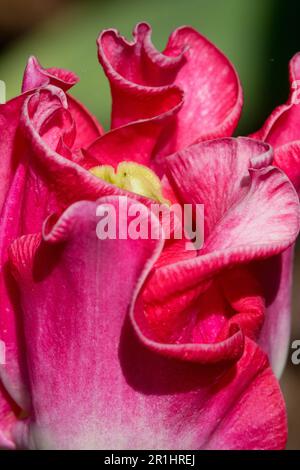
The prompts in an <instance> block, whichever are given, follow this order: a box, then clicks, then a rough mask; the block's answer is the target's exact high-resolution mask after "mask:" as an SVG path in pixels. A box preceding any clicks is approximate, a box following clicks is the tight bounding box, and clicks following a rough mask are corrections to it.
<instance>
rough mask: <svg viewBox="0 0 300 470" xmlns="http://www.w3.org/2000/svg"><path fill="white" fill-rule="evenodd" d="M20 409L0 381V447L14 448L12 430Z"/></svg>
mask: <svg viewBox="0 0 300 470" xmlns="http://www.w3.org/2000/svg"><path fill="white" fill-rule="evenodd" d="M18 414H20V409H19V408H18V407H17V405H16V404H15V403H14V402H13V401H12V399H11V398H10V396H9V395H8V394H7V392H6V391H5V389H4V387H3V385H2V384H1V382H0V449H2V450H4V449H6V450H12V449H15V447H16V444H15V442H14V437H13V431H14V429H15V426H16V424H17V423H18Z"/></svg>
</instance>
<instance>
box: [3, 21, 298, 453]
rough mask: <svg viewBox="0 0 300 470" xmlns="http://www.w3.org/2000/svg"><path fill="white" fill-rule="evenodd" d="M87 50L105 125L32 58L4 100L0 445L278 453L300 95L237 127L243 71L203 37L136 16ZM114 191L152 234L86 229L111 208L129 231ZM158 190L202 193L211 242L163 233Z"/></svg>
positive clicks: (67, 80)
mask: <svg viewBox="0 0 300 470" xmlns="http://www.w3.org/2000/svg"><path fill="white" fill-rule="evenodd" d="M97 44H98V56H99V60H100V63H101V65H102V66H103V69H104V71H105V73H106V75H107V77H108V79H109V82H110V86H111V93H112V124H111V129H110V130H109V131H108V132H104V130H103V129H102V127H101V126H100V125H99V124H98V123H97V122H96V120H95V118H93V117H92V116H91V115H90V113H89V112H88V111H87V110H86V109H85V108H84V106H83V105H81V104H80V103H79V102H77V101H76V100H75V99H74V98H73V97H72V95H70V93H69V92H68V90H69V88H70V87H71V86H73V85H74V84H75V83H76V81H77V77H76V76H75V75H74V74H73V73H71V72H68V71H65V70H61V69H56V68H51V69H44V68H43V67H42V66H41V65H40V64H39V62H38V61H37V59H36V58H34V57H31V58H30V59H29V61H28V64H27V67H26V70H25V74H24V79H23V85H22V93H21V94H20V96H18V97H16V98H14V99H12V100H10V101H9V102H7V103H6V104H4V105H1V106H0V128H1V136H2V138H1V142H0V151H1V152H0V153H1V176H2V178H1V185H2V186H1V191H0V194H1V200H0V207H1V223H0V231H1V251H0V253H1V278H0V290H1V293H0V297H1V310H0V339H1V340H3V341H4V342H5V345H6V362H5V364H2V365H1V366H0V380H1V381H0V446H1V447H2V448H6V449H16V448H26V449H162V448H163V449H282V448H284V447H285V443H286V439H287V423H286V411H285V404H284V400H283V397H282V394H281V391H280V387H279V384H278V381H277V378H276V376H275V373H276V374H277V375H280V373H281V371H282V368H283V365H284V360H285V356H286V350H287V341H288V328H289V327H288V325H289V317H290V305H289V302H290V285H291V275H290V272H291V266H292V247H293V244H294V242H295V239H296V237H297V235H298V232H299V199H298V195H297V192H296V189H298V181H300V177H299V174H298V163H297V162H298V160H297V159H298V158H299V157H298V155H299V150H298V141H297V127H296V124H297V116H298V114H297V111H298V108H297V106H298V103H297V100H295V88H294V94H293V95H292V98H291V99H290V101H289V102H288V104H287V105H284V106H283V107H280V108H279V110H277V111H275V112H274V114H273V115H272V116H271V117H270V118H269V120H268V121H267V123H266V124H265V126H264V127H263V128H262V130H261V131H259V132H258V133H257V134H255V135H253V136H252V137H251V138H248V137H239V138H233V137H231V136H232V134H233V132H234V129H235V127H236V125H237V122H238V119H239V115H240V112H241V107H242V92H241V86H240V83H239V79H238V77H237V74H236V72H235V70H234V68H233V66H232V65H231V64H230V62H229V61H228V60H227V59H226V57H225V56H224V55H223V54H222V53H221V52H220V51H219V50H218V49H216V47H215V46H214V45H212V44H211V43H210V42H209V41H207V39H205V38H204V37H203V36H201V35H200V34H199V33H198V32H197V31H195V30H193V29H192V28H189V27H183V28H179V29H177V30H176V31H175V32H174V33H173V34H172V35H171V36H170V39H169V41H168V44H167V46H166V49H165V50H164V51H163V52H162V53H160V52H158V51H157V50H156V49H155V48H154V46H153V45H152V43H151V30H150V27H149V26H148V25H147V24H145V23H142V24H139V25H138V26H137V27H136V28H135V30H134V40H133V41H132V42H129V41H127V40H126V39H124V38H123V37H121V36H120V35H119V33H118V32H117V31H115V30H107V31H104V32H103V33H102V34H101V35H100V36H99V38H98V41H97ZM298 63H299V59H298V56H295V58H294V59H293V60H292V62H291V70H292V72H291V76H292V81H293V87H294V81H295V79H296V77H297V70H298V68H299V65H298ZM273 147H274V151H273ZM124 197H125V199H126V201H127V208H128V211H129V212H130V210H131V209H133V208H135V209H136V208H138V209H139V210H140V211H141V212H142V213H143V214H144V218H145V220H146V224H147V227H148V228H149V233H150V231H151V230H152V229H154V231H156V233H159V234H160V236H159V237H157V238H151V237H148V238H142V237H140V238H139V237H136V238H131V237H128V236H127V237H121V236H117V237H114V238H109V237H107V238H101V237H100V238H99V237H98V236H97V224H98V216H97V214H98V212H99V209H100V210H102V209H104V208H105V207H107V206H108V205H110V207H113V208H114V210H115V214H116V219H115V220H116V224H117V227H116V229H117V230H116V233H120V231H119V229H122V230H123V231H124V229H125V232H126V233H127V231H128V230H129V221H128V219H127V217H125V215H126V214H124V212H122V211H121V206H120V201H121V199H122V198H124ZM153 202H156V203H157V204H162V205H163V207H164V210H165V211H168V207H169V205H170V204H173V203H176V204H177V205H179V206H180V207H183V206H184V204H190V205H192V207H193V208H194V210H195V211H196V210H197V207H198V205H199V204H202V205H204V235H205V238H204V243H203V246H201V247H200V248H198V247H195V246H192V249H187V240H186V239H180V240H178V239H176V238H175V237H171V238H170V239H167V238H166V237H165V235H164V234H165V232H164V225H163V222H162V218H161V217H160V216H157V215H156V214H155V213H154V212H153V210H152V204H153ZM194 215H195V214H194ZM150 229H151V230H150ZM173 229H174V227H173Z"/></svg>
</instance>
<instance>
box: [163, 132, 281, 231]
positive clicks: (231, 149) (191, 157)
mask: <svg viewBox="0 0 300 470" xmlns="http://www.w3.org/2000/svg"><path fill="white" fill-rule="evenodd" d="M272 157H273V152H272V149H271V147H270V146H269V145H268V144H265V143H263V142H259V141H256V140H252V139H248V138H241V137H239V138H237V139H233V138H225V139H216V140H211V141H208V142H203V143H200V144H195V145H192V146H190V147H187V148H186V149H184V150H182V151H180V152H177V153H175V154H174V155H171V156H169V157H167V159H166V166H167V174H168V176H169V177H170V184H171V186H172V187H173V190H174V192H175V194H176V195H177V196H178V197H179V199H180V201H181V202H182V203H186V204H193V205H195V204H204V213H205V218H204V223H205V237H206V238H207V237H208V236H209V234H210V233H211V231H212V230H213V229H214V227H215V226H216V224H217V223H218V221H219V220H220V219H221V218H222V217H223V216H224V214H225V213H226V212H227V210H228V209H229V208H230V207H232V206H233V205H234V204H236V203H237V202H238V201H239V200H240V199H241V198H242V197H243V195H244V194H245V193H246V192H247V190H248V186H249V168H263V167H265V166H268V165H270V163H271V161H272ZM182 175H184V178H183V177H182Z"/></svg>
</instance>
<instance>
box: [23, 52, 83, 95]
mask: <svg viewBox="0 0 300 470" xmlns="http://www.w3.org/2000/svg"><path fill="white" fill-rule="evenodd" d="M78 81H79V78H78V77H77V76H76V75H75V73H73V72H70V71H69V70H64V69H58V68H55V67H53V68H49V69H44V68H43V67H42V66H41V64H40V63H39V61H38V60H37V58H36V57H34V56H31V57H29V59H28V62H27V65H26V69H25V72H24V77H23V83H22V92H23V93H24V92H26V91H29V90H33V89H35V88H40V87H42V86H46V85H50V84H51V85H54V86H57V87H59V88H61V89H62V90H64V91H67V90H68V89H69V88H71V87H72V86H74V85H76V83H77V82H78Z"/></svg>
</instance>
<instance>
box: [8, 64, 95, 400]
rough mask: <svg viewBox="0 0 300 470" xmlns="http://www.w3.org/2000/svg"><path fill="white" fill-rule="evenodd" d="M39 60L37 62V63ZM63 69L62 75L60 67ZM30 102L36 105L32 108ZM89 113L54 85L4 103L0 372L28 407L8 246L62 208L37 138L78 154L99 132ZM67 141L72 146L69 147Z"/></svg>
mask: <svg viewBox="0 0 300 470" xmlns="http://www.w3.org/2000/svg"><path fill="white" fill-rule="evenodd" d="M29 63H30V61H29ZM35 65H36V66H37V64H36V63H35ZM38 67H39V69H38V71H39V72H40V73H41V76H42V77H44V79H45V83H47V80H48V79H49V80H50V78H49V77H48V75H47V74H48V72H47V73H46V71H45V70H44V69H42V68H41V67H40V66H39V65H38ZM36 72H37V70H36ZM42 72H43V73H42ZM57 74H58V75H61V74H60V72H59V71H57ZM25 75H26V79H27V84H28V80H29V81H30V80H31V82H30V83H31V85H32V86H33V85H34V86H38V83H36V82H34V76H33V75H34V74H33V72H30V71H29V70H28V69H27V71H26V73H25ZM51 77H52V75H51ZM51 79H52V78H51ZM45 83H44V82H43V83H39V84H40V85H42V84H45ZM50 88H51V86H50ZM53 90H55V91H53ZM54 95H55V98H54ZM60 100H62V101H63V104H62V102H61V101H60ZM29 103H30V104H31V107H30V110H28V109H27V106H28V105H29ZM70 103H71V106H70ZM66 108H68V109H66ZM70 108H72V112H73V113H74V115H72V112H70ZM24 110H25V111H30V112H29V114H30V117H29V115H28V120H30V123H31V125H32V126H33V127H34V129H35V135H34V136H33V135H32V134H31V135H29V136H28V134H27V137H25V138H24V135H23V133H22V130H21V128H22V126H23V124H22V119H23V116H24ZM83 116H84V114H83V112H82V109H81V108H80V105H78V104H77V103H75V101H74V100H72V99H69V101H67V98H66V95H65V94H64V93H63V91H62V90H61V89H59V88H57V87H52V95H51V94H50V93H49V92H47V88H42V89H39V90H28V91H27V92H26V93H23V94H22V95H20V96H19V97H17V98H15V99H13V100H11V101H8V102H7V103H6V104H3V105H0V129H1V133H2V137H3V138H2V139H1V142H0V153H1V156H2V158H1V162H0V175H1V178H0V180H1V183H0V184H1V191H0V208H1V223H0V234H1V237H0V251H1V253H0V258H1V278H0V291H1V295H0V302H1V315H0V332H1V333H0V335H1V338H2V339H3V340H4V341H5V343H6V345H7V363H6V365H1V366H0V373H1V379H2V380H3V383H4V384H5V386H6V387H7V389H8V390H9V392H10V394H11V395H12V396H13V397H14V399H15V401H16V402H17V403H18V404H19V405H21V406H23V407H24V408H27V407H28V401H29V399H28V396H27V394H26V386H25V382H26V380H25V377H24V373H23V371H24V367H22V356H23V354H22V350H23V347H22V344H21V343H22V340H21V338H20V337H19V336H20V335H19V331H18V328H17V326H16V323H15V319H16V316H17V311H18V306H17V302H16V295H15V293H14V280H13V279H11V276H10V274H9V273H8V272H7V268H6V262H7V247H8V246H9V244H10V243H11V242H12V241H13V240H14V239H15V238H16V237H18V236H20V235H22V234H24V233H32V232H35V231H38V230H41V226H42V221H43V220H44V218H45V217H46V216H47V215H49V213H52V212H53V211H55V210H57V208H58V204H57V200H55V199H56V198H55V192H56V186H55V184H52V185H51V184H50V182H49V179H50V178H49V177H48V173H47V171H46V172H45V171H44V172H43V168H42V166H41V165H39V164H38V162H37V159H36V158H35V153H34V150H33V149H34V143H33V141H34V140H36V139H37V137H38V138H39V139H40V140H41V141H42V142H43V144H44V145H46V146H47V145H48V148H49V150H50V151H51V147H52V148H54V149H57V148H59V147H60V146H61V145H62V146H63V147H64V149H66V150H67V152H66V153H67V155H68V156H70V154H71V158H72V157H73V155H74V154H73V153H72V152H74V151H77V149H78V146H79V147H80V145H82V144H83V143H84V142H86V139H87V137H90V138H95V137H96V136H99V131H96V127H95V124H92V118H89V117H88V116H87V117H85V118H84V117H83ZM74 119H75V121H76V129H75V132H74V125H73V123H74ZM76 131H78V132H76ZM67 145H69V146H70V147H71V148H70V147H69V148H67ZM76 158H77V157H76ZM60 159H61V160H60V163H61V165H60V169H62V168H63V166H64V162H66V161H68V160H67V159H66V158H63V157H62V156H60ZM58 192H59V191H57V193H58ZM12 221H14V223H12Z"/></svg>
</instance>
